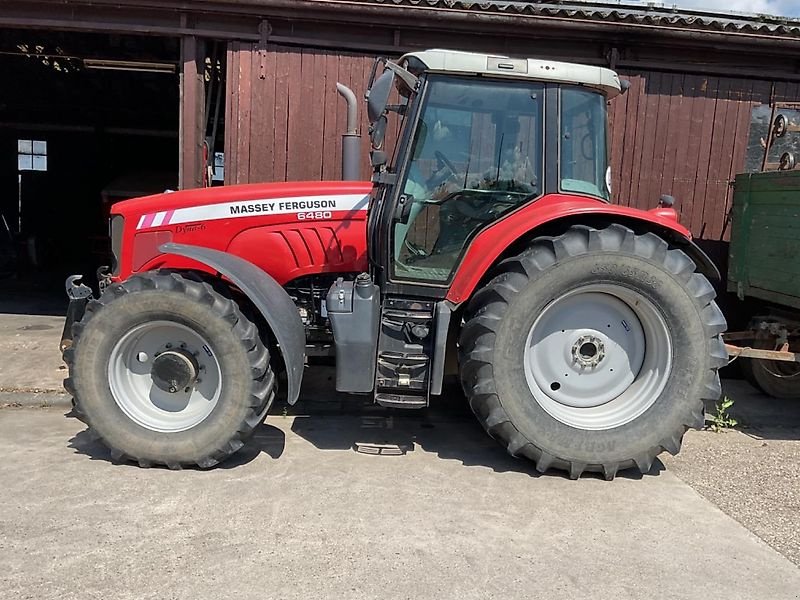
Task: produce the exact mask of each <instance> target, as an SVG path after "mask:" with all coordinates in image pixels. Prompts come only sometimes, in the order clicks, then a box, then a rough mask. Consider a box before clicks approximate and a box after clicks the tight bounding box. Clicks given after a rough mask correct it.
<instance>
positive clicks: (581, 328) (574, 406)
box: [523, 284, 672, 429]
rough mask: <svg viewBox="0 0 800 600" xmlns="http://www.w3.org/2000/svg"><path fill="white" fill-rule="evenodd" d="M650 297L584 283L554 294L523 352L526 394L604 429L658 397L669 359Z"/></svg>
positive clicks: (564, 416)
mask: <svg viewBox="0 0 800 600" xmlns="http://www.w3.org/2000/svg"><path fill="white" fill-rule="evenodd" d="M669 337H670V336H669V333H668V331H667V329H666V325H665V324H664V322H663V318H662V317H661V316H660V315H659V313H658V310H657V309H656V308H655V307H654V306H653V305H652V303H651V302H650V301H649V300H647V299H646V298H644V297H643V296H641V295H640V294H638V293H637V292H634V291H632V290H630V289H628V288H622V287H620V286H613V285H611V284H597V285H588V286H584V287H582V288H578V289H576V290H573V291H571V292H568V293H566V294H564V295H562V296H561V297H558V298H556V299H554V300H553V301H552V302H551V303H550V304H549V305H548V306H547V307H545V309H544V310H543V311H542V313H541V314H540V315H539V316H538V317H537V318H536V320H535V321H534V323H533V325H532V327H531V330H530V332H529V334H528V339H527V343H526V347H525V353H524V356H523V361H524V368H525V378H526V380H527V383H528V385H529V387H530V390H531V394H532V395H533V398H534V400H535V401H536V402H537V403H538V404H539V405H540V406H541V407H542V408H544V409H545V411H546V412H548V413H549V414H550V415H551V416H553V417H555V418H556V419H558V420H560V421H562V422H564V423H566V424H568V425H572V426H574V427H579V428H581V429H610V428H613V427H617V426H619V425H621V424H623V423H625V422H628V421H630V420H631V419H633V418H635V417H636V416H637V415H638V414H641V412H643V411H644V410H646V409H647V408H648V407H649V406H650V405H651V404H652V403H653V402H654V401H655V400H656V398H657V397H658V393H659V390H660V389H662V388H663V386H664V385H665V383H666V376H667V375H668V373H669V368H670V363H671V354H672V352H671V348H670V340H669Z"/></svg>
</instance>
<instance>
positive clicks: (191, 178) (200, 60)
mask: <svg viewBox="0 0 800 600" xmlns="http://www.w3.org/2000/svg"><path fill="white" fill-rule="evenodd" d="M204 48H205V44H204V43H203V41H202V40H198V39H197V38H196V37H195V36H184V37H183V38H182V39H181V64H182V68H181V77H180V86H181V100H180V102H181V106H180V135H179V139H180V142H179V146H180V148H179V152H180V158H179V167H178V169H179V171H178V172H179V175H178V187H179V188H180V189H182V190H183V189H189V188H199V187H202V186H203V173H204V170H205V164H204V161H203V144H204V142H205V129H206V116H205V89H206V88H205V58H204V57H205V52H204Z"/></svg>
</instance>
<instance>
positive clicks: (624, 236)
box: [460, 225, 727, 479]
mask: <svg viewBox="0 0 800 600" xmlns="http://www.w3.org/2000/svg"><path fill="white" fill-rule="evenodd" d="M714 297H715V293H714V289H713V287H712V286H711V284H710V283H709V282H708V280H707V279H706V278H705V277H704V276H703V275H701V274H700V273H697V272H696V271H695V264H694V263H693V262H692V260H691V259H690V258H689V257H688V256H687V255H686V254H685V253H684V252H682V251H681V250H679V249H677V248H673V247H670V246H669V244H667V242H666V241H664V240H663V239H661V238H660V237H658V236H657V235H655V234H653V233H643V234H636V233H634V232H633V231H632V230H631V229H629V228H627V227H624V226H621V225H611V226H609V227H606V228H605V229H594V228H591V227H586V226H574V227H571V228H570V229H568V230H567V231H566V232H565V233H564V234H563V235H561V236H558V237H555V238H549V237H548V238H538V239H536V240H534V241H533V243H532V244H531V246H530V247H529V249H528V250H526V251H525V252H523V253H522V254H520V255H518V256H515V257H512V258H509V259H507V260H505V261H504V262H503V263H501V265H500V266H499V269H498V272H497V274H496V276H495V277H494V278H493V279H492V280H491V281H490V282H489V283H488V284H487V285H486V286H485V287H484V288H483V289H481V290H480V291H479V292H478V293H477V294H476V295H475V296H474V298H473V299H472V300H471V301H470V303H469V305H468V307H467V310H466V314H465V323H464V327H463V329H462V333H461V337H460V363H461V381H462V386H463V387H464V390H465V392H466V394H467V397H468V398H469V401H470V406H471V407H472V409H473V411H474V412H475V414H476V415H477V416H478V418H479V420H480V421H481V423H482V424H483V425H484V427H485V428H486V429H487V431H488V432H489V433H490V434H491V435H492V436H493V437H495V438H497V439H498V440H499V441H500V442H501V443H502V444H503V445H504V446H505V447H506V448H507V450H508V452H509V453H511V454H512V455H514V456H525V457H528V458H530V459H532V460H533V461H535V463H536V468H537V469H538V470H539V471H545V470H547V469H548V468H551V467H552V468H556V469H561V470H565V471H567V472H568V473H569V474H570V476H571V477H573V478H577V477H579V476H580V475H581V473H582V472H584V471H597V472H601V473H603V475H604V476H605V477H606V478H607V479H612V478H613V477H614V476H615V474H616V473H617V471H618V470H620V469H627V468H631V467H633V468H637V469H639V470H640V471H641V472H643V473H644V472H647V471H649V470H650V468H651V465H652V462H653V460H654V458H655V457H656V456H657V455H658V454H659V453H660V452H661V451H662V450H667V451H669V452H671V453H673V454H674V453H677V452H678V451H679V449H680V444H681V440H682V438H683V434H684V432H685V431H686V429H687V428H689V427H700V426H702V425H703V422H704V419H703V403H702V400H703V399H706V398H708V399H717V398H718V397H719V395H720V386H719V376H718V374H717V370H718V369H719V368H720V367H722V366H724V364H726V359H727V354H726V352H725V347H724V344H723V342H722V339H721V333H722V332H723V331H724V329H725V319H724V317H723V316H722V313H721V312H720V310H719V308H718V307H717V305H716V303H715V302H714Z"/></svg>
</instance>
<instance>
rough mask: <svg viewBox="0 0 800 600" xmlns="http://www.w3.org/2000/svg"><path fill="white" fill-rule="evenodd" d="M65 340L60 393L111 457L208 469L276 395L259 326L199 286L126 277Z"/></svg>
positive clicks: (157, 276) (155, 276)
mask: <svg viewBox="0 0 800 600" xmlns="http://www.w3.org/2000/svg"><path fill="white" fill-rule="evenodd" d="M73 334H74V342H73V345H72V347H71V348H69V349H67V350H66V351H65V352H64V359H65V361H66V362H67V364H68V366H69V378H68V379H67V380H66V381H65V382H64V384H65V387H66V388H67V390H68V391H69V392H70V393H72V395H73V397H74V403H75V412H76V414H77V415H78V416H79V417H80V418H81V419H82V420H84V421H85V422H86V423H87V424H88V425H89V427H90V428H91V429H92V430H93V431H94V432H95V433H96V434H97V435H98V436H99V437H100V439H101V440H102V441H103V442H104V443H105V444H106V445H107V446H108V447H109V448H110V449H111V455H112V457H113V458H116V459H131V460H134V461H137V462H138V463H139V464H140V465H141V466H149V465H151V464H163V465H167V466H168V467H170V468H176V469H177V468H180V467H182V466H184V465H197V466H200V467H202V468H207V467H212V466H214V465H216V464H217V463H219V462H221V461H222V460H224V459H225V458H227V457H228V456H230V455H231V454H233V453H234V452H236V451H237V450H238V449H239V448H241V447H242V446H243V444H244V441H245V440H246V439H247V437H248V436H249V435H250V434H251V433H252V432H253V430H254V428H255V427H256V426H258V424H259V423H261V422H262V421H263V419H264V416H265V414H266V412H267V410H268V409H269V406H270V403H271V401H272V399H273V398H274V382H275V378H274V376H273V373H272V370H271V369H270V365H269V352H268V351H267V348H266V347H265V346H264V344H263V343H262V341H261V338H260V336H259V332H258V329H257V328H256V326H255V325H254V324H253V323H252V322H251V321H249V320H248V319H247V317H245V316H244V314H242V312H241V311H240V310H239V307H238V306H237V305H236V303H235V302H234V301H233V300H231V299H230V298H226V297H224V296H222V295H220V294H219V293H218V292H216V291H215V290H214V289H213V288H212V287H211V286H210V285H208V284H207V283H202V282H200V281H193V280H190V279H187V278H184V277H182V276H180V275H178V274H174V273H172V274H170V273H145V274H143V275H137V276H134V277H132V278H131V279H129V280H128V281H125V282H123V283H121V284H114V285H112V286H111V287H110V288H109V289H108V290H107V291H106V292H105V293H104V294H103V296H102V297H101V298H100V300H99V301H92V302H90V303H89V305H88V306H87V308H86V314H85V316H84V318H83V319H82V320H81V322H80V323H76V324H75V325H74V326H73Z"/></svg>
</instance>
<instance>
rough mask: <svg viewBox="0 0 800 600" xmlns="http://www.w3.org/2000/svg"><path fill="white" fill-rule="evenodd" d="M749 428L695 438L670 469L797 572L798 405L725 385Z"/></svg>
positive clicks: (691, 436)
mask: <svg viewBox="0 0 800 600" xmlns="http://www.w3.org/2000/svg"><path fill="white" fill-rule="evenodd" d="M725 388H726V393H727V394H728V396H729V397H731V398H732V399H734V400H735V402H736V403H735V405H734V407H733V409H732V410H731V412H732V414H733V415H734V416H735V417H737V418H738V419H739V420H740V421H741V422H742V423H743V424H744V427H743V428H741V429H740V430H729V431H724V432H721V433H715V432H712V431H691V432H689V433H688V434H687V436H686V438H685V440H684V444H683V450H682V451H681V453H680V454H679V455H678V456H677V457H671V456H669V455H662V457H661V458H662V460H663V462H664V463H665V464H666V466H667V468H668V469H669V470H670V471H672V472H673V473H674V474H675V475H677V476H678V477H679V478H680V479H682V480H683V481H684V482H686V483H688V484H689V485H690V486H691V487H692V488H694V489H695V491H697V492H698V493H699V494H701V495H702V496H703V497H705V498H706V499H707V500H709V501H710V502H712V503H714V504H716V505H717V506H718V507H719V508H720V509H721V510H722V511H723V512H725V513H726V514H728V515H729V516H731V517H733V518H734V519H736V520H737V521H738V522H739V523H741V524H742V525H744V526H745V527H747V528H748V529H749V530H750V531H752V532H753V533H755V534H756V535H757V536H758V537H760V538H761V539H762V540H764V541H765V542H767V543H768V544H769V545H770V546H772V547H773V548H775V549H776V550H777V551H778V552H780V553H781V554H783V555H784V556H785V557H787V558H788V559H789V560H791V561H792V562H794V563H795V564H796V565H798V566H800V402H797V401H795V402H781V401H778V400H773V399H769V398H766V397H765V396H763V395H761V394H759V393H758V392H756V391H755V390H754V389H753V388H752V387H750V386H749V385H748V384H746V383H744V382H742V381H733V380H730V381H726V382H725Z"/></svg>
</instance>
